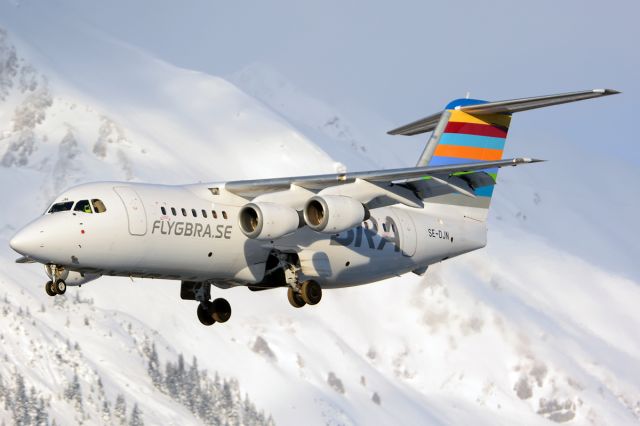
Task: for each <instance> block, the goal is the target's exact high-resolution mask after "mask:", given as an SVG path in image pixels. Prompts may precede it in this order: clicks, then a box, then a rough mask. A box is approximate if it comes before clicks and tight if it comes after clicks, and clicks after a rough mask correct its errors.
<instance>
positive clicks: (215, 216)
mask: <svg viewBox="0 0 640 426" xmlns="http://www.w3.org/2000/svg"><path fill="white" fill-rule="evenodd" d="M211 216H213V218H214V219H217V218H218V213H217V212H216V211H215V210H211Z"/></svg>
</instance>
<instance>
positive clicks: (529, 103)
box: [387, 89, 620, 136]
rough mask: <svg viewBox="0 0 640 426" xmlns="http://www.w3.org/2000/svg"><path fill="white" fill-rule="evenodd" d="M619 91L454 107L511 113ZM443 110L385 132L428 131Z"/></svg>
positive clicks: (479, 112) (474, 111) (483, 112)
mask: <svg viewBox="0 0 640 426" xmlns="http://www.w3.org/2000/svg"><path fill="white" fill-rule="evenodd" d="M616 93H620V92H618V91H617V90H612V89H593V90H585V91H582V92H571V93H561V94H558V95H547V96H537V97H534V98H521V99H511V100H507V101H497V102H486V103H480V104H474V105H467V106H456V107H455V108H454V109H455V110H457V111H463V112H466V113H468V114H473V115H487V114H512V113H514V112H520V111H527V110H530V109H536V108H544V107H548V106H552V105H559V104H565V103H568V102H576V101H581V100H584V99H591V98H598V97H601V96H608V95H615V94H616ZM442 113H443V112H439V113H436V114H432V115H430V116H428V117H425V118H422V119H420V120H417V121H414V122H412V123H409V124H407V125H405V126H401V127H398V128H397V129H393V130H390V131H389V132H387V133H388V134H390V135H405V136H412V135H417V134H420V133H426V132H430V131H432V130H433V129H435V128H436V126H437V125H438V121H439V120H440V116H441V115H442Z"/></svg>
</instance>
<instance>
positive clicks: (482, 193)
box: [473, 185, 493, 197]
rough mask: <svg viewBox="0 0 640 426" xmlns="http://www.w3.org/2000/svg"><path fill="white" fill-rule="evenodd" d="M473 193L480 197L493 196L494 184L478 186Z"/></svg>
mask: <svg viewBox="0 0 640 426" xmlns="http://www.w3.org/2000/svg"><path fill="white" fill-rule="evenodd" d="M473 193H474V194H475V195H476V196H478V197H491V195H493V185H489V186H483V187H480V188H476V190H475V191H473Z"/></svg>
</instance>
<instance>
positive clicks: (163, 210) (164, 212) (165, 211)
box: [160, 207, 167, 216]
mask: <svg viewBox="0 0 640 426" xmlns="http://www.w3.org/2000/svg"><path fill="white" fill-rule="evenodd" d="M160 211H161V212H162V215H163V216H165V215H166V214H167V209H165V208H164V207H160Z"/></svg>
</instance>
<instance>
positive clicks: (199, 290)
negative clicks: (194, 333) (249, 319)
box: [180, 281, 231, 326]
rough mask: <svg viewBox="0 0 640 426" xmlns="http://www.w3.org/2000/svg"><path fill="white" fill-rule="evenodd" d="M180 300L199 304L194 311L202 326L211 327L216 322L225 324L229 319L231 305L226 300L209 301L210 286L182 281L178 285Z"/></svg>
mask: <svg viewBox="0 0 640 426" xmlns="http://www.w3.org/2000/svg"><path fill="white" fill-rule="evenodd" d="M180 298H181V299H183V300H197V301H199V302H200V303H199V304H198V308H197V309H196V314H197V315H198V319H199V320H200V322H201V323H202V324H203V325H207V326H209V325H213V324H214V323H216V322H220V323H223V322H227V321H229V318H231V305H230V304H229V302H227V299H223V298H221V297H220V298H218V299H215V300H214V301H213V302H212V301H210V300H209V299H211V284H209V283H202V282H195V281H182V283H181V285H180Z"/></svg>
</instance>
